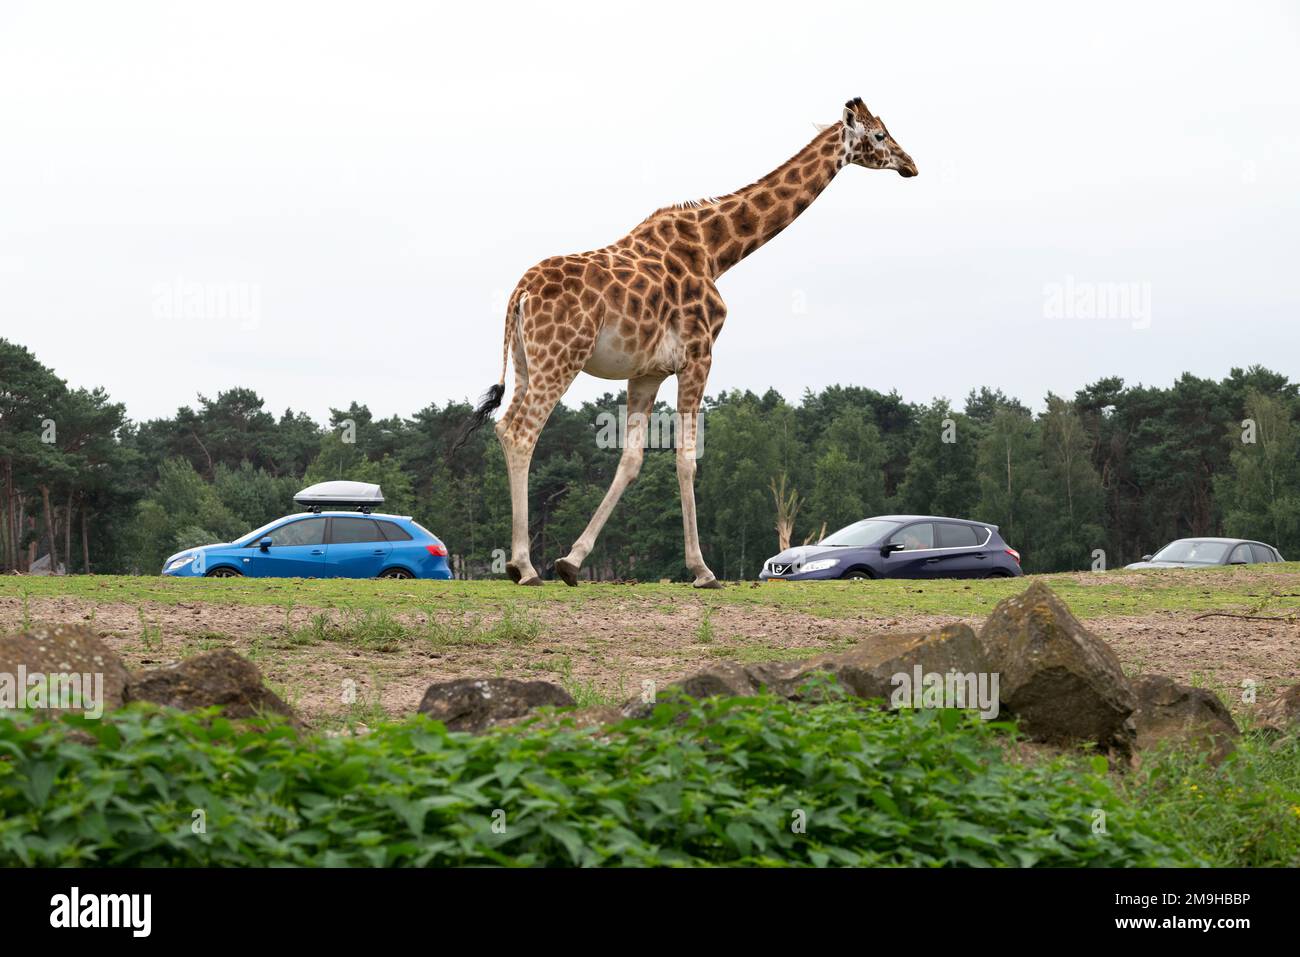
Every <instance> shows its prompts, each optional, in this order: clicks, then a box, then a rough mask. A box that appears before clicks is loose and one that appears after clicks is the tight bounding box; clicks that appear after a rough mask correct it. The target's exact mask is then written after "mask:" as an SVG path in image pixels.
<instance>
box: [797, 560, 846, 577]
mask: <svg viewBox="0 0 1300 957" xmlns="http://www.w3.org/2000/svg"><path fill="white" fill-rule="evenodd" d="M839 563H840V560H839V559H838V558H819V559H817V560H816V561H815V562H805V563H804V564H803V566H802V567H801V568H800V569H799V573H800V574H803V573H804V572H824V571H826V569H828V568H834V567H835V566H836V565H838V564H839Z"/></svg>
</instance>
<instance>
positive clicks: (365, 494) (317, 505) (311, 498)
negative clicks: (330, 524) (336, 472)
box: [293, 482, 384, 512]
mask: <svg viewBox="0 0 1300 957" xmlns="http://www.w3.org/2000/svg"><path fill="white" fill-rule="evenodd" d="M293 500H294V502H296V503H297V504H299V505H301V506H303V507H304V508H308V509H310V510H311V511H313V512H319V511H320V510H321V509H323V508H337V509H354V508H355V509H359V510H360V511H362V512H368V511H370V510H371V509H372V508H374V507H375V506H376V505H383V504H384V493H383V492H381V491H380V490H379V486H378V485H371V484H370V483H369V482H319V483H317V484H316V485H311V486H308V487H307V488H305V489H303V490H302V491H301V492H299V493H298V494H297V495H295V496H294V497H293Z"/></svg>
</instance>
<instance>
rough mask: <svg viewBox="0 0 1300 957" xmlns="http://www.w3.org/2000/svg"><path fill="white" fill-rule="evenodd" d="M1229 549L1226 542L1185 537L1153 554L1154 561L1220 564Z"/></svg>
mask: <svg viewBox="0 0 1300 957" xmlns="http://www.w3.org/2000/svg"><path fill="white" fill-rule="evenodd" d="M1227 551H1228V544H1227V543H1226V542H1198V541H1196V540H1195V539H1190V538H1184V539H1183V540H1182V541H1178V542H1172V543H1171V544H1169V545H1166V546H1165V547H1164V548H1162V549H1160V551H1158V552H1156V553H1155V554H1154V555H1153V556H1151V560H1152V561H1153V562H1186V563H1187V564H1189V565H1218V564H1219V563H1221V562H1222V561H1223V556H1224V554H1225V553H1226V552H1227Z"/></svg>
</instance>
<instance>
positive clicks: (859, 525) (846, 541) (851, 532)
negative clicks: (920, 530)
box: [817, 518, 902, 548]
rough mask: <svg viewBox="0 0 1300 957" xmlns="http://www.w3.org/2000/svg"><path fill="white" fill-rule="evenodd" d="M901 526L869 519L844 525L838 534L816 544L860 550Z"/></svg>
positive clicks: (897, 523)
mask: <svg viewBox="0 0 1300 957" xmlns="http://www.w3.org/2000/svg"><path fill="white" fill-rule="evenodd" d="M901 524H902V522H884V521H881V520H880V519H875V518H869V519H866V520H865V521H862V522H854V523H853V524H852V525H846V526H845V527H844V528H841V529H840V530H839V531H838V532H832V533H831V534H829V535H827V536H826V537H825V538H823V539H822V540H821V541H820V542H818V543H817V544H818V545H827V546H829V547H831V548H854V547H858V548H861V547H862V546H864V545H874V544H875V543H876V542H878V541H880V540H881V539H882V538H884V537H885V536H886V535H888V534H889V533H890V532H892V531H893V530H894V529H896V528H898V526H899V525H901Z"/></svg>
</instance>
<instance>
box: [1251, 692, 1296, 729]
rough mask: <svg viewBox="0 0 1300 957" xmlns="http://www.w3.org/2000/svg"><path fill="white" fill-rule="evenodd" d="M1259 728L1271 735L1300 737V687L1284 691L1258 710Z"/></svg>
mask: <svg viewBox="0 0 1300 957" xmlns="http://www.w3.org/2000/svg"><path fill="white" fill-rule="evenodd" d="M1258 719H1259V726H1260V728H1261V729H1262V730H1264V731H1267V732H1270V733H1273V734H1295V735H1300V685H1292V686H1291V687H1289V688H1286V689H1284V690H1283V691H1282V692H1281V693H1280V694H1278V695H1277V697H1275V698H1272V699H1271V700H1270V701H1269V702H1268V703H1267V704H1265V705H1263V706H1262V707H1261V708H1260V709H1259V714H1258Z"/></svg>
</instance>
